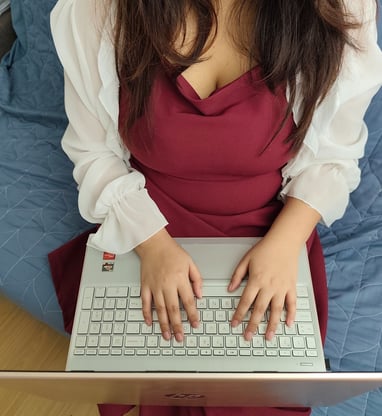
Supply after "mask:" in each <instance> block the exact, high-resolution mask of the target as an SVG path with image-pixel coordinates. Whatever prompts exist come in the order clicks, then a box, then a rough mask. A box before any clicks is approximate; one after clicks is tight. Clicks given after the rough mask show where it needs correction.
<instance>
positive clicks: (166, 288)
mask: <svg viewBox="0 0 382 416" xmlns="http://www.w3.org/2000/svg"><path fill="white" fill-rule="evenodd" d="M136 252H137V254H138V255H139V257H140V259H141V298H142V312H143V316H144V319H145V322H146V324H148V325H151V324H152V301H154V304H155V309H156V312H157V314H158V320H159V324H160V327H161V331H162V335H163V338H164V339H166V340H169V339H170V338H171V333H172V332H173V333H174V336H175V339H176V340H177V341H179V342H180V341H182V340H183V337H184V330H183V323H182V319H181V313H180V309H179V299H180V300H181V301H182V304H183V308H184V309H185V311H186V313H187V317H188V320H189V322H190V323H191V326H192V327H193V328H196V327H198V325H199V314H198V311H197V309H196V304H195V296H196V297H197V298H201V297H202V277H201V275H200V273H199V270H198V268H197V267H196V265H195V264H194V262H193V261H192V259H191V257H190V256H189V255H188V254H187V253H186V252H185V251H184V250H183V248H181V247H180V246H179V245H178V244H177V243H176V241H175V240H174V239H173V238H171V237H170V235H169V234H168V233H167V231H166V230H165V229H163V230H161V231H159V232H158V233H157V234H155V235H154V236H153V237H151V238H150V239H149V240H147V241H145V242H144V243H142V244H141V245H140V246H138V247H137V248H136Z"/></svg>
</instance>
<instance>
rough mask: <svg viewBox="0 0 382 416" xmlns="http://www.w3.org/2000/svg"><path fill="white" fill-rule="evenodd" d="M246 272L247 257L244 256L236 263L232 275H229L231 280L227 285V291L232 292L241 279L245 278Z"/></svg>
mask: <svg viewBox="0 0 382 416" xmlns="http://www.w3.org/2000/svg"><path fill="white" fill-rule="evenodd" d="M247 272H248V257H247V256H245V257H244V258H243V259H242V260H241V261H240V263H239V264H238V265H237V267H236V269H235V271H234V272H233V275H232V277H231V281H230V283H229V285H228V291H229V292H233V291H234V290H236V289H237V288H238V287H239V286H240V283H241V282H242V280H243V279H244V278H245V276H246V275H247Z"/></svg>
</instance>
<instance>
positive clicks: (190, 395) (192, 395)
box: [165, 393, 206, 400]
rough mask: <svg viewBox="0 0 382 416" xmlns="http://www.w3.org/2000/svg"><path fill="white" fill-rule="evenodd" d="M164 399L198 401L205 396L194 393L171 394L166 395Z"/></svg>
mask: <svg viewBox="0 0 382 416" xmlns="http://www.w3.org/2000/svg"><path fill="white" fill-rule="evenodd" d="M165 397H168V398H169V399H177V400H179V399H181V400H198V399H204V398H205V397H206V396H204V395H203V394H196V393H173V394H166V396H165Z"/></svg>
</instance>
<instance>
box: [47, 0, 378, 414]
mask: <svg viewBox="0 0 382 416" xmlns="http://www.w3.org/2000/svg"><path fill="white" fill-rule="evenodd" d="M96 3H97V2H96V1H95V0H81V1H80V0H78V1H76V0H66V1H65V0H61V1H59V2H58V4H57V6H56V7H55V9H54V11H53V14H52V32H53V37H54V41H55V44H56V47H57V51H58V55H59V57H60V59H61V61H62V63H63V66H64V70H65V97H66V111H67V115H68V119H69V125H68V128H67V131H66V133H65V135H64V138H63V148H64V150H65V152H66V153H67V154H68V156H69V157H70V158H71V160H72V161H73V163H74V165H75V167H74V177H75V179H76V181H77V183H78V184H79V208H80V212H81V214H82V216H83V217H84V218H85V219H87V220H88V221H90V222H93V223H99V224H101V225H100V227H99V229H98V231H97V232H96V234H95V235H94V236H93V237H92V238H91V240H90V244H92V245H93V246H94V247H96V248H98V249H100V250H103V251H110V252H114V253H124V252H127V251H129V250H133V249H134V250H135V251H136V252H137V254H138V255H139V256H140V259H141V268H142V276H141V297H142V303H143V314H144V317H145V320H146V322H147V323H148V324H149V325H150V324H151V322H152V316H151V310H152V306H153V305H155V308H156V310H157V313H158V317H159V321H160V326H161V330H162V335H163V337H164V338H166V339H170V338H171V337H172V336H174V337H175V339H176V340H178V341H180V340H182V339H183V337H184V334H183V328H182V324H181V319H180V313H179V298H180V299H181V300H182V303H183V305H184V307H185V309H186V312H187V316H188V319H189V321H190V323H191V325H192V326H194V327H195V326H198V325H199V321H198V313H197V311H196V307H195V301H194V296H197V297H201V296H202V277H201V276H200V273H199V271H198V267H197V264H194V263H193V261H192V259H191V258H190V257H189V255H188V254H187V253H186V252H185V251H184V250H183V249H182V248H181V247H180V246H179V245H178V244H177V243H176V242H175V240H174V239H173V237H177V236H182V237H187V236H210V237H211V236H263V239H262V240H261V242H260V243H259V244H257V245H256V246H254V247H253V248H252V249H251V250H250V251H249V252H248V253H247V254H246V255H245V256H244V257H243V259H242V260H241V261H240V263H239V264H238V266H237V269H236V271H235V272H234V274H233V276H232V279H231V282H230V284H229V285H228V290H230V291H233V290H235V288H237V286H238V285H239V284H240V282H241V281H242V280H243V279H244V277H245V276H246V275H247V274H248V280H247V283H246V288H245V290H244V293H243V295H242V297H241V300H240V303H239V305H238V307H237V309H236V312H235V314H234V316H233V319H232V326H236V325H239V324H240V323H241V321H242V319H243V317H244V315H245V314H246V313H247V312H248V310H250V313H251V317H250V321H249V323H248V324H247V326H246V327H245V330H244V334H243V336H244V337H245V338H246V339H248V340H249V339H251V337H252V336H253V334H254V333H255V332H256V329H257V326H258V324H259V322H260V320H261V318H262V316H263V315H264V312H265V310H266V309H267V308H268V307H269V308H270V319H269V323H268V327H267V332H266V338H267V339H272V337H273V336H274V333H275V330H276V327H277V324H278V322H279V320H280V315H281V312H282V309H283V307H284V306H285V307H286V310H287V323H288V324H289V325H291V324H292V323H293V320H294V315H295V302H296V275H297V273H296V271H297V258H298V254H299V252H300V250H301V247H302V246H303V245H304V244H307V246H308V251H309V257H310V263H311V268H312V274H313V280H314V287H315V295H316V301H317V304H318V310H319V317H320V325H321V332H322V335H323V337H324V335H325V330H326V319H327V305H326V302H327V295H326V285H325V272H324V266H323V258H322V252H321V249H320V244H319V241H318V237H317V234H316V232H315V226H316V224H317V223H318V222H319V221H322V222H323V223H325V224H326V225H330V224H331V223H332V222H333V221H334V220H336V219H337V218H340V217H341V216H342V215H343V213H344V210H345V208H346V206H347V203H348V198H349V193H350V192H351V191H352V190H354V189H355V188H356V186H357V185H358V183H359V176H360V175H359V169H358V164H357V161H358V159H359V158H360V157H361V156H362V154H363V149H364V145H365V141H366V137H367V132H366V129H365V126H364V123H363V121H362V120H363V116H364V113H365V111H366V109H367V106H368V104H369V103H370V100H371V98H372V97H373V95H374V94H375V93H376V92H377V90H378V89H379V87H380V85H381V83H382V71H381V69H382V55H381V51H380V50H379V48H378V46H377V43H376V23H375V17H376V3H375V1H374V0H364V1H359V2H354V1H350V0H348V1H342V0H336V1H320V2H316V1H314V0H306V1H286V0H274V1H273V0H258V1H256V2H254V1H249V0H242V1H234V0H215V1H214V0H203V1H202V0H200V1H186V0H184V1H181V0H173V1H170V0H166V1H160V2H159V1H142V0H141V1H139V0H134V1H133V0H131V1H122V0H119V1H118V0H112V1H110V2H105V3H107V6H108V7H104V6H103V5H102V6H100V5H99V3H98V4H96ZM65 250H67V249H66V248H64V249H63V250H61V251H58V252H56V253H55V254H54V255H52V256H51V262H52V264H55V265H56V266H53V269H57V268H58V269H59V267H57V264H58V261H59V260H60V259H59V256H61V259H63V258H64V257H65V253H66V251H65ZM275 253H277V260H276V256H275ZM55 256H56V257H55ZM62 262H63V264H64V263H65V261H64V260H62ZM53 271H54V270H53ZM158 271H160V272H158ZM53 275H54V279H55V284H56V287H57V288H58V289H57V290H58V292H59V293H58V294H59V298H60V302H61V305H62V307H63V309H64V314H65V310H67V309H68V305H67V302H70V301H69V300H68V299H65V297H64V298H63V296H62V295H60V291H61V290H63V289H62V286H63V285H67V282H66V280H64V279H63V277H62V276H59V275H57V274H55V273H53ZM63 282H66V283H63ZM66 291H67V287H66ZM66 293H67V292H66ZM69 293H70V290H69ZM71 313H72V311H70V312H69V313H66V318H67V319H68V320H70V314H71ZM114 410H115V411H117V408H114ZM102 411H105V412H107V411H110V412H111V411H112V408H102ZM118 411H119V410H118ZM160 411H161V412H163V413H159V410H158V409H156V410H155V414H171V413H170V412H171V411H174V412H178V413H174V414H180V412H182V411H183V412H186V411H188V412H190V414H194V413H195V414H199V413H198V412H202V411H203V410H202V409H193V410H192V411H191V410H187V409H178V410H176V411H175V410H171V409H163V408H162V409H161V410H160ZM296 411H297V410H296ZM300 411H303V409H300ZM304 411H305V412H309V410H304ZM147 412H149V413H147ZM150 412H151V410H150V409H148V408H142V409H141V413H142V414H151V413H150ZM166 412H168V413H166ZM193 412H194V413H193ZM204 412H206V414H211V415H217V414H232V413H233V412H234V411H233V410H232V409H214V408H209V409H205V410H204ZM236 412H237V414H243V415H244V414H245V415H253V414H268V413H266V412H269V414H277V411H276V410H275V409H267V410H265V409H262V410H261V411H260V410H259V409H257V410H256V409H249V408H248V409H240V410H239V409H237V410H236ZM239 412H240V413H239ZM258 412H260V413H258ZM283 412H284V413H283V414H285V412H287V411H283ZM290 412H292V411H290ZM105 414H106V413H105Z"/></svg>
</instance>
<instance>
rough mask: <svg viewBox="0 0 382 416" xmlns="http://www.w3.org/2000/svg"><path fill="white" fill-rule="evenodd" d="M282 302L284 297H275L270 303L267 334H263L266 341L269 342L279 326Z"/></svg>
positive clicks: (282, 307)
mask: <svg viewBox="0 0 382 416" xmlns="http://www.w3.org/2000/svg"><path fill="white" fill-rule="evenodd" d="M284 301H285V297H284V296H275V297H274V298H273V299H272V301H271V308H270V314H269V322H268V327H267V332H266V334H265V338H266V339H267V340H271V339H272V338H273V337H274V336H275V334H276V331H277V328H278V326H279V324H280V318H281V314H282V312H283V309H284Z"/></svg>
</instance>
